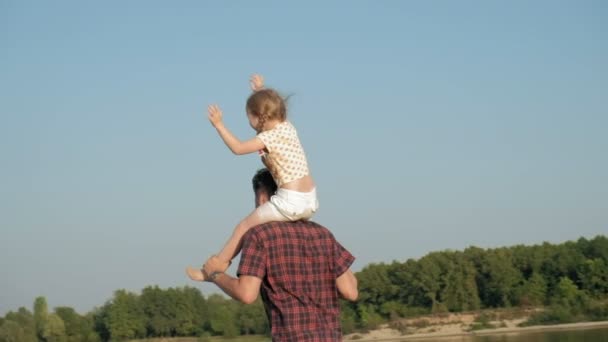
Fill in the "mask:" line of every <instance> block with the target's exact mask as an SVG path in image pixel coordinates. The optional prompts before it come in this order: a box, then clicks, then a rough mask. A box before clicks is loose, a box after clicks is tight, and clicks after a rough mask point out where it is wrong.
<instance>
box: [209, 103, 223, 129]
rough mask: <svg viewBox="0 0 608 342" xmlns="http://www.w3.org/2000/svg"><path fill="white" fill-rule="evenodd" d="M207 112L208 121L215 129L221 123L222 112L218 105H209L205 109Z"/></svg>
mask: <svg viewBox="0 0 608 342" xmlns="http://www.w3.org/2000/svg"><path fill="white" fill-rule="evenodd" d="M207 111H208V112H209V115H208V117H209V121H210V122H211V124H212V125H213V127H216V126H217V125H218V124H220V123H222V110H221V109H220V107H219V106H218V105H214V104H213V105H210V106H209V107H208V108H207Z"/></svg>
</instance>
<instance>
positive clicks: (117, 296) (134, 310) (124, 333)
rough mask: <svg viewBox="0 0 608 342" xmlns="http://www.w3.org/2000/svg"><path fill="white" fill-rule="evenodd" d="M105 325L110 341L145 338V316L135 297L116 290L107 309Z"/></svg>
mask: <svg viewBox="0 0 608 342" xmlns="http://www.w3.org/2000/svg"><path fill="white" fill-rule="evenodd" d="M105 320H106V321H105V325H106V326H107V330H108V332H109V335H110V339H111V340H112V341H123V340H128V339H134V338H142V337H145V333H146V325H145V316H144V312H143V310H142V308H141V305H140V303H139V300H138V297H137V295H135V294H133V293H130V292H127V291H125V290H118V291H116V292H115V293H114V298H113V300H112V302H111V304H110V305H109V307H108V311H107V314H106V317H105Z"/></svg>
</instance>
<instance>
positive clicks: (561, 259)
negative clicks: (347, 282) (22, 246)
mask: <svg viewBox="0 0 608 342" xmlns="http://www.w3.org/2000/svg"><path fill="white" fill-rule="evenodd" d="M356 276H357V278H358V280H359V300H358V301H357V302H355V303H350V302H346V301H343V302H341V309H342V316H341V320H342V327H343V330H344V331H345V332H350V331H353V330H355V329H370V328H374V327H376V326H377V325H378V324H380V323H383V322H386V321H388V320H392V319H396V318H400V317H411V316H416V315H421V314H428V313H444V312H462V311H471V310H478V309H484V308H503V307H514V306H524V307H528V306H546V307H548V308H550V310H546V311H545V312H544V313H542V314H541V315H540V316H538V317H534V319H533V323H534V322H535V323H547V322H559V321H568V320H573V319H579V320H580V319H608V304H607V301H606V300H607V299H608V239H607V238H606V237H605V236H597V237H595V238H593V239H591V240H588V239H585V238H580V239H579V240H577V241H569V242H565V243H562V244H550V243H543V244H541V245H534V246H523V245H517V246H512V247H504V248H493V249H482V248H478V247H469V248H467V249H465V250H464V251H451V250H446V251H441V252H432V253H429V254H427V255H425V256H424V257H422V258H420V259H417V260H415V259H409V260H407V261H405V262H398V261H394V262H392V263H390V264H384V263H380V264H370V265H368V266H366V267H365V268H364V269H362V270H361V271H360V272H358V273H357V274H356ZM267 333H268V324H267V319H266V314H265V312H264V308H263V305H262V303H261V302H260V301H259V300H258V301H257V302H256V303H255V304H253V305H243V304H240V303H238V302H236V301H234V300H231V299H227V298H226V297H224V296H221V295H218V294H214V295H210V296H208V297H205V296H203V295H202V294H201V292H200V291H199V290H198V289H196V288H193V287H180V288H168V289H161V288H159V287H158V286H150V287H146V288H144V289H143V290H142V291H141V293H133V292H129V291H126V290H118V291H116V292H115V293H114V295H113V297H112V298H111V299H110V300H108V301H107V302H106V303H105V304H104V305H103V306H101V307H98V308H95V309H94V310H92V311H91V312H89V313H86V314H84V315H81V314H79V313H77V312H76V311H75V310H74V309H72V308H70V307H56V308H54V310H53V311H52V312H51V311H49V310H48V308H47V303H46V299H45V298H44V297H38V298H36V299H35V301H34V305H33V312H32V311H30V310H28V309H27V308H23V307H22V308H19V309H18V310H17V311H15V312H13V311H11V312H9V313H7V314H6V315H5V316H4V317H0V342H9V341H19V342H21V341H24V342H37V341H43V342H55V341H56V342H72V341H84V342H101V341H125V340H130V339H139V338H149V337H175V336H184V337H186V336H211V335H223V336H227V337H232V336H237V335H243V334H267Z"/></svg>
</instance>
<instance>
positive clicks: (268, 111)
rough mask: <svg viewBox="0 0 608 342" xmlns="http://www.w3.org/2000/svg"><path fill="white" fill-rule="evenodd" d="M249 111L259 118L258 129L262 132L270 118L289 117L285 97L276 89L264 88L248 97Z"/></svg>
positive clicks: (282, 119) (280, 119)
mask: <svg viewBox="0 0 608 342" xmlns="http://www.w3.org/2000/svg"><path fill="white" fill-rule="evenodd" d="M246 109H247V112H248V113H250V114H251V115H253V116H255V117H257V118H258V126H257V127H256V131H258V133H259V132H262V130H263V129H264V124H265V123H266V122H267V121H268V120H279V121H281V122H282V121H285V120H286V119H287V106H286V104H285V99H283V98H282V97H281V95H279V93H278V92H277V91H276V90H274V89H269V88H266V89H262V90H258V91H256V92H255V93H253V94H251V96H249V99H247V107H246Z"/></svg>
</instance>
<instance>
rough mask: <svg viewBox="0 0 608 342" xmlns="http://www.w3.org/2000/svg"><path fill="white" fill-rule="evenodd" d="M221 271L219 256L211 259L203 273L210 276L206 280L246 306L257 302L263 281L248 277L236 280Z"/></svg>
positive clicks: (206, 263)
mask: <svg viewBox="0 0 608 342" xmlns="http://www.w3.org/2000/svg"><path fill="white" fill-rule="evenodd" d="M221 270H222V261H221V260H220V259H219V258H218V257H217V255H214V256H212V257H211V258H209V260H207V262H205V265H204V266H203V272H205V273H206V274H208V275H209V277H206V278H207V279H209V281H211V282H213V283H215V284H216V285H217V286H218V287H219V288H220V289H222V291H224V292H225V293H226V294H227V295H229V296H230V297H232V298H234V299H236V300H238V301H239V302H243V303H245V304H251V303H253V302H255V300H256V298H258V294H259V293H260V286H261V285H262V279H260V278H258V277H254V276H246V275H243V276H240V277H239V278H234V277H231V276H229V275H227V274H225V273H223V272H222V271H221Z"/></svg>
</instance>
